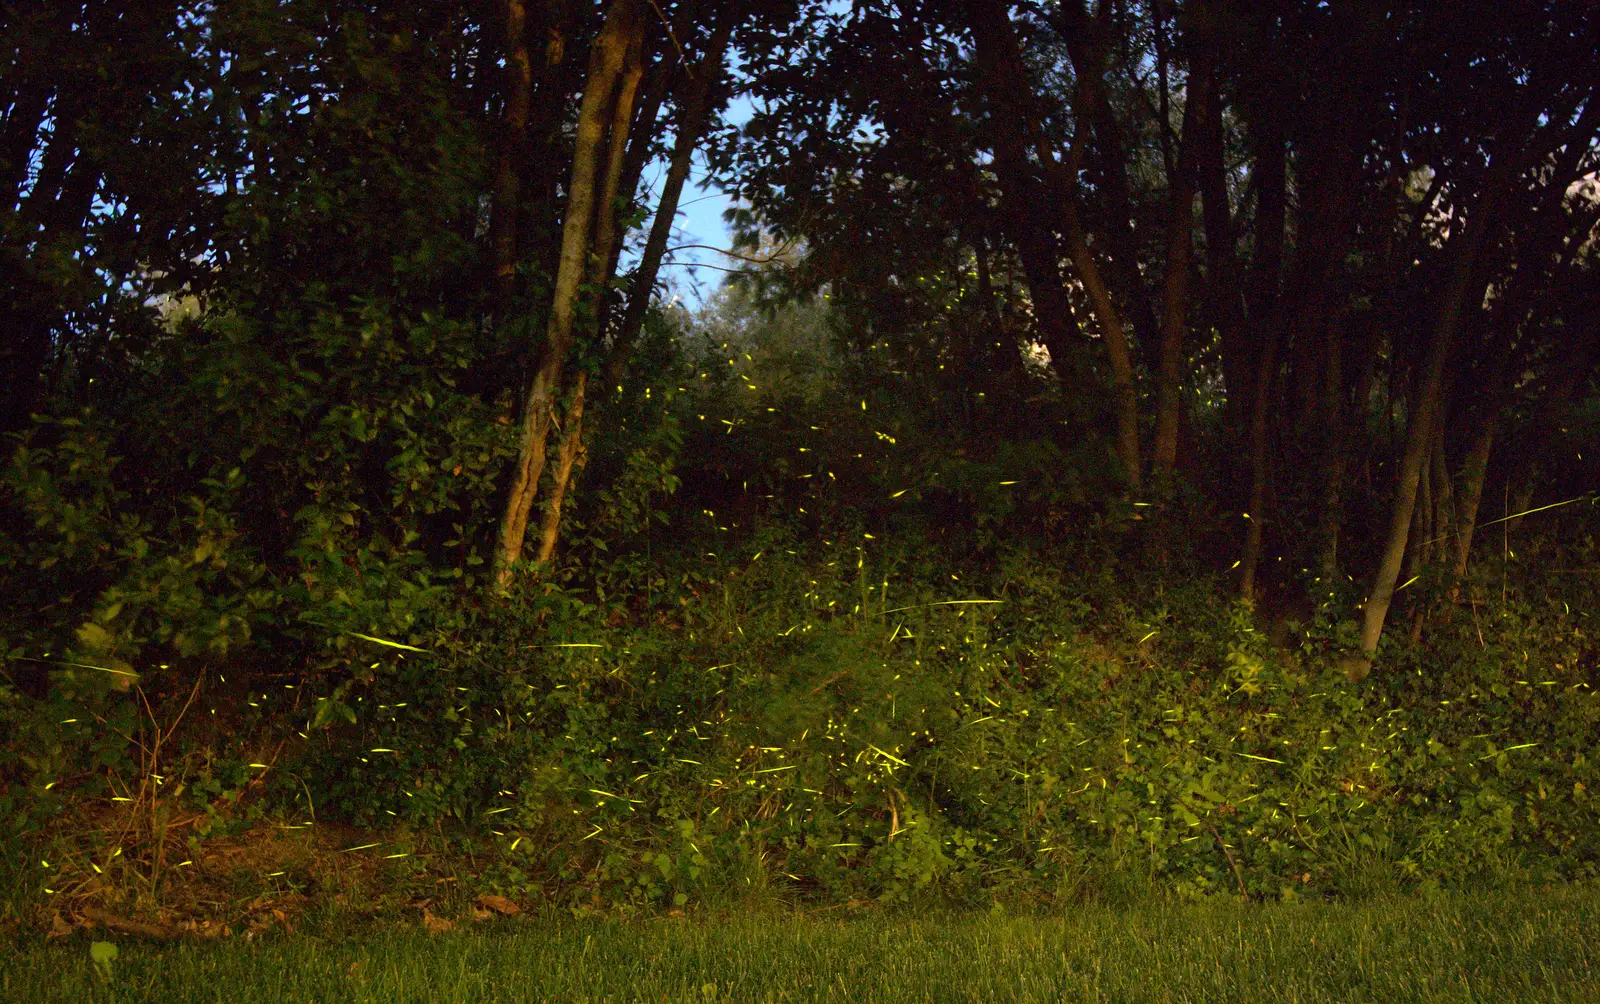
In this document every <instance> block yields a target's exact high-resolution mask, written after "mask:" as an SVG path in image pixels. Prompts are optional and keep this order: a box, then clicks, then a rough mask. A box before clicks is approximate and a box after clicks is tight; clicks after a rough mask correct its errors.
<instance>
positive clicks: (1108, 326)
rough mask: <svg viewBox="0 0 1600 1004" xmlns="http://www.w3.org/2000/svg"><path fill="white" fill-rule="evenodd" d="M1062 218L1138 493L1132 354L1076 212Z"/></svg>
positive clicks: (1121, 447) (1120, 445) (1127, 471)
mask: <svg viewBox="0 0 1600 1004" xmlns="http://www.w3.org/2000/svg"><path fill="white" fill-rule="evenodd" d="M1063 197H1064V198H1066V199H1072V198H1074V197H1075V196H1074V194H1073V193H1072V192H1066V193H1064V196H1063ZM1065 215H1066V216H1067V218H1068V220H1067V224H1066V231H1067V235H1066V236H1067V250H1068V253H1069V254H1070V255H1071V257H1072V267H1073V268H1074V269H1076V270H1077V272H1078V278H1079V279H1081V280H1082V281H1083V286H1084V288H1085V289H1086V290H1088V291H1089V302H1090V303H1091V304H1093V305H1094V312H1095V316H1096V319H1097V320H1099V322H1100V334H1101V337H1103V338H1104V339H1105V343H1106V355H1108V356H1109V357H1110V358H1111V386H1112V395H1113V397H1114V399H1115V402H1116V413H1117V455H1118V456H1119V457H1121V459H1122V469H1123V476H1124V477H1126V478H1127V479H1128V488H1129V489H1130V490H1132V491H1135V492H1138V491H1141V490H1142V489H1143V478H1142V477H1141V476H1140V469H1139V464H1140V461H1139V398H1138V395H1137V393H1136V392H1135V390H1134V385H1133V355H1132V353H1131V352H1130V351H1129V350H1128V336H1127V334H1126V332H1125V329H1124V328H1123V326H1122V319H1121V318H1120V317H1119V316H1118V315H1117V308H1116V305H1115V304H1114V303H1113V302H1112V300H1111V293H1110V291H1109V290H1107V289H1106V285H1105V282H1104V281H1103V280H1102V278H1101V276H1100V267H1099V265H1098V264H1096V262H1095V260H1094V256H1093V255H1092V254H1090V252H1089V246H1088V244H1086V243H1085V242H1084V236H1083V227H1082V226H1081V225H1080V224H1079V223H1078V219H1077V211H1076V210H1075V209H1074V208H1072V207H1070V206H1069V207H1068V209H1067V211H1066V213H1065Z"/></svg>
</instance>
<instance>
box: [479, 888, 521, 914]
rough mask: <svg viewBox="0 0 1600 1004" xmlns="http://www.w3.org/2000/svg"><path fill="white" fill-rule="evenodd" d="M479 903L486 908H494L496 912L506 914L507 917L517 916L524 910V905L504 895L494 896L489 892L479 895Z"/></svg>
mask: <svg viewBox="0 0 1600 1004" xmlns="http://www.w3.org/2000/svg"><path fill="white" fill-rule="evenodd" d="M478 905H479V906H481V907H483V908H484V909H485V910H493V911H494V912H495V913H499V914H504V915H505V916H507V917H515V916H516V915H517V914H519V913H521V912H522V907H520V906H518V905H517V904H515V903H513V902H511V901H510V900H509V899H506V898H505V897H504V896H494V895H490V894H489V893H485V894H483V895H482V896H479V897H478Z"/></svg>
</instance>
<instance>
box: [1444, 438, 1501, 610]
mask: <svg viewBox="0 0 1600 1004" xmlns="http://www.w3.org/2000/svg"><path fill="white" fill-rule="evenodd" d="M1496 422H1497V418H1496V415H1495V414H1494V413H1490V414H1489V415H1487V416H1485V417H1484V420H1483V424H1482V425H1480V426H1479V428H1478V434H1477V435H1476V436H1474V437H1473V439H1472V446H1471V448H1470V449H1468V450H1467V457H1466V460H1465V461H1464V462H1463V463H1462V465H1461V515H1460V526H1461V530H1460V532H1459V533H1457V534H1456V553H1455V564H1454V565H1453V566H1452V568H1451V571H1452V572H1453V573H1454V575H1455V577H1456V578H1457V579H1460V578H1461V577H1462V576H1464V575H1466V574H1467V560H1468V558H1469V557H1470V556H1471V554H1472V533H1473V530H1474V529H1476V527H1477V521H1478V506H1479V504H1480V503H1481V502H1482V501H1483V478H1484V474H1485V473H1486V472H1487V471H1488V470H1489V451H1490V450H1491V449H1493V447H1494V436H1495V425H1496ZM1455 596H1456V593H1455V591H1454V590H1452V592H1451V594H1450V597H1451V599H1454V598H1455Z"/></svg>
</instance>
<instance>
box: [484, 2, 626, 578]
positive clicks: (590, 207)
mask: <svg viewBox="0 0 1600 1004" xmlns="http://www.w3.org/2000/svg"><path fill="white" fill-rule="evenodd" d="M640 6H641V5H640V2H639V0H613V3H612V5H611V8H610V10H609V11H608V12H607V14H606V21H605V26H604V28H602V29H601V32H600V36H599V38H597V39H596V40H595V44H594V49H593V52H592V53H591V56H590V60H589V73H588V78H587V81H586V83H585V85H584V92H583V101H582V103H581V104H580V106H579V110H578V135H577V144H576V147H575V149H574V153H573V161H572V181H571V183H570V185H569V186H568V190H567V208H566V220H565V222H564V224H563V227H562V236H561V259H560V264H559V267H558V268H557V271H556V281H555V289H554V290H553V292H552V295H551V304H550V316H549V321H548V326H547V328H546V331H545V344H544V348H543V351H542V353H541V357H540V360H539V364H538V366H537V367H536V368H535V370H534V374H533V379H532V381H531V383H530V386H529V388H528V392H527V398H526V404H525V406H524V408H523V416H522V428H521V436H520V444H519V447H518V457H517V464H516V467H515V468H514V469H513V472H512V483H511V490H510V493H509V495H508V497H507V500H506V510H505V515H504V518H503V519H502V520H501V523H500V540H499V547H498V548H497V549H496V552H495V576H494V579H495V583H496V586H497V587H499V588H502V589H503V588H505V587H506V586H508V585H509V584H510V580H511V572H512V566H513V564H514V563H515V562H516V561H517V560H518V559H519V558H521V556H522V542H523V538H524V537H525V536H526V535H527V528H528V515H529V513H530V512H531V511H532V509H533V500H534V496H535V495H536V494H537V492H538V488H539V478H540V476H541V475H542V474H543V473H544V465H545V445H546V442H545V441H546V438H547V436H548V434H549V430H550V416H551V409H552V408H553V407H554V406H555V403H556V398H557V396H558V395H559V393H560V388H561V373H562V369H563V366H564V364H565V362H566V356H567V352H568V350H569V349H570V348H571V345H572V328H573V317H574V308H575V306H576V301H577V295H578V286H579V284H580V283H581V282H582V281H583V278H584V276H585V274H586V272H587V258H588V254H589V249H590V248H589V245H590V241H589V237H590V233H589V228H590V224H591V222H592V218H593V215H594V203H595V198H596V195H597V191H596V190H597V188H599V187H600V185H601V184H602V183H603V178H602V177H600V175H601V156H602V153H603V152H604V149H605V138H606V137H605V133H606V126H607V124H608V122H609V120H610V118H611V115H612V113H613V110H614V108H615V104H616V91H617V84H618V80H619V78H620V77H621V75H622V72H623V66H624V64H625V62H626V61H627V58H628V54H629V52H630V50H633V49H634V47H635V46H637V44H638V42H639V39H640V37H641V35H642V33H643V17H642V12H641V10H640Z"/></svg>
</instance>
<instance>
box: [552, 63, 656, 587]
mask: <svg viewBox="0 0 1600 1004" xmlns="http://www.w3.org/2000/svg"><path fill="white" fill-rule="evenodd" d="M639 43H640V39H634V41H633V43H632V44H631V45H630V46H629V47H628V56H627V61H626V63H625V64H624V66H623V70H622V76H621V81H620V83H619V85H618V88H617V98H616V106H615V108H614V109H613V111H612V116H611V128H610V131H609V137H610V138H609V139H608V141H607V142H608V144H609V146H608V148H607V155H606V167H605V180H604V182H603V183H602V185H601V187H600V198H599V199H597V200H596V201H595V206H594V212H595V220H594V250H593V252H592V253H591V254H590V262H591V266H590V269H591V270H590V274H589V281H590V283H591V284H593V285H595V286H597V287H599V288H600V290H601V294H600V295H601V296H602V297H603V296H605V295H606V294H605V290H606V288H607V286H608V284H609V282H610V279H611V271H612V268H613V267H614V264H615V262H616V256H615V254H614V252H615V249H616V245H617V243H618V237H619V236H620V235H619V232H618V230H619V228H618V225H617V224H618V220H617V214H618V202H619V200H620V198H621V196H622V191H621V189H622V176H623V173H624V171H625V170H626V165H627V160H628V132H629V127H630V123H632V121H633V102H634V98H635V97H636V96H637V94H638V92H639V81H640V80H641V79H642V78H643V76H644V67H643V65H642V64H641V53H640V51H639ZM599 313H600V315H601V316H602V317H603V316H604V310H603V309H602V310H600V311H599ZM603 335H604V331H603V330H601V331H598V332H596V337H597V338H598V337H602V336H603ZM588 387H589V373H588V371H587V370H579V372H578V374H577V376H576V378H574V380H573V382H572V391H571V393H570V394H569V395H568V403H567V407H566V412H565V417H566V423H565V428H564V429H563V430H561V432H562V436H561V445H560V447H559V448H558V449H557V451H556V468H555V472H554V475H555V476H554V478H553V480H552V484H551V489H550V497H549V498H548V499H547V500H546V501H545V506H544V515H543V518H542V520H541V523H540V526H539V551H538V556H537V557H536V558H535V559H534V563H535V565H536V566H543V565H544V564H545V563H546V562H548V561H549V560H550V556H551V554H553V553H554V552H555V549H556V540H557V539H558V538H559V537H560V535H561V509H562V506H563V504H564V503H565V502H566V499H567V489H568V488H569V487H570V485H571V480H572V469H573V465H574V464H575V463H576V462H577V460H578V457H579V454H580V453H581V451H582V449H583V407H584V396H585V394H586V392H587V391H588Z"/></svg>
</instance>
